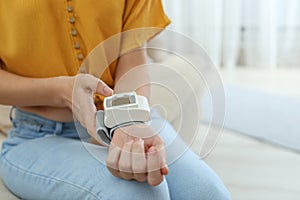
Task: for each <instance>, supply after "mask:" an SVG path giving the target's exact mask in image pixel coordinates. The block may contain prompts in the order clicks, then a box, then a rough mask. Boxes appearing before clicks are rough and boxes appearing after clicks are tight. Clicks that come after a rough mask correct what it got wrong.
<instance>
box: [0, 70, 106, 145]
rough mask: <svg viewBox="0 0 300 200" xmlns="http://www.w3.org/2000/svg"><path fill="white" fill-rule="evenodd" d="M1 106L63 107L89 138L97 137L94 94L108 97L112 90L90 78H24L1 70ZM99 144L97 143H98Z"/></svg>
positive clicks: (80, 76)
mask: <svg viewBox="0 0 300 200" xmlns="http://www.w3.org/2000/svg"><path fill="white" fill-rule="evenodd" d="M0 78H1V81H2V83H1V84H0V104H7V105H17V106H50V107H51V106H52V107H66V108H69V109H70V110H72V112H73V115H74V117H75V118H76V120H78V121H79V122H80V124H81V125H83V126H84V127H85V128H86V129H87V130H88V132H89V134H90V135H91V136H92V137H94V138H95V139H96V140H97V141H98V137H97V136H96V121H95V115H96V107H95V104H94V99H93V96H94V93H98V94H101V95H103V96H108V95H111V94H112V90H111V89H110V88H109V87H108V86H107V85H106V84H105V83H104V82H103V81H101V80H99V79H98V78H95V77H94V76H92V75H86V74H79V75H76V76H73V77H66V76H61V77H52V78H27V77H21V76H18V75H15V74H12V73H9V72H6V71H3V70H1V69H0ZM98 142H100V141H98Z"/></svg>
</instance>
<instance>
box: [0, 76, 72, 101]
mask: <svg viewBox="0 0 300 200" xmlns="http://www.w3.org/2000/svg"><path fill="white" fill-rule="evenodd" d="M0 79H1V84H0V104H6V105H16V106H54V107H66V106H67V99H68V98H67V96H70V94H68V90H67V87H72V83H71V82H72V80H71V78H70V77H54V78H27V77H22V76H18V75H15V74H12V73H9V72H6V71H4V70H0Z"/></svg>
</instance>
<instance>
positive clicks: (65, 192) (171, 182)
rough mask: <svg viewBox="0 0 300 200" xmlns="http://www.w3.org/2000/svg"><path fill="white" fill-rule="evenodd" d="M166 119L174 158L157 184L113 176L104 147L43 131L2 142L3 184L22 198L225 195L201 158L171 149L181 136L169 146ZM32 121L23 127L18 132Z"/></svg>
mask: <svg viewBox="0 0 300 200" xmlns="http://www.w3.org/2000/svg"><path fill="white" fill-rule="evenodd" d="M155 119H158V117H157V118H155ZM40 123H44V121H41V122H40ZM165 125H166V126H165V127H164V128H163V129H162V131H161V132H160V134H161V136H162V137H163V139H164V141H165V142H166V143H167V153H168V158H171V159H172V160H174V158H175V157H177V156H178V157H179V159H176V161H175V162H171V161H170V162H169V161H168V163H169V165H170V170H169V175H167V176H166V180H164V181H163V182H162V184H160V185H159V186H156V187H152V186H149V185H148V184H147V183H146V182H145V183H139V182H136V181H127V180H123V179H119V178H116V177H114V176H112V175H111V174H110V172H109V171H108V169H107V168H106V166H105V160H106V156H107V149H106V148H103V147H100V146H96V145H93V144H89V143H84V142H82V141H80V140H78V139H70V138H65V137H61V136H55V135H47V134H46V135H44V134H41V135H40V136H41V137H40V138H37V139H32V138H30V139H28V138H19V137H15V138H12V139H9V140H8V141H6V142H4V143H5V145H6V146H7V147H6V148H5V149H6V150H4V151H2V156H1V165H0V166H1V170H0V171H1V175H2V178H3V180H4V182H5V184H6V185H7V186H8V188H9V189H10V190H12V191H13V193H15V194H16V195H18V196H20V197H22V198H24V199H80V200H82V199H170V198H171V199H229V195H228V192H227V190H226V188H225V186H224V185H223V183H222V182H221V181H220V179H219V178H218V177H217V176H216V175H215V173H214V172H213V171H212V170H211V169H210V168H209V167H208V166H207V165H206V164H205V163H204V161H202V160H200V159H199V158H198V157H197V155H195V154H194V153H193V152H192V151H191V150H188V151H186V153H184V154H183V155H180V153H179V154H178V152H175V151H177V150H178V149H180V150H183V149H185V147H184V145H185V144H184V143H183V142H182V140H180V139H179V140H175V141H177V143H176V142H175V145H174V144H172V146H168V144H170V143H172V140H174V137H175V136H176V132H175V131H174V130H173V129H172V127H171V126H170V125H169V124H168V123H166V124H165ZM31 126H32V124H31ZM37 127H40V125H38V126H35V127H34V128H32V127H31V128H30V129H29V128H28V127H27V130H26V131H25V130H24V131H23V133H22V134H23V135H24V132H26V133H28V131H29V132H30V131H33V130H36V129H37ZM38 129H40V128H38ZM46 130H48V129H46ZM71 130H72V129H71ZM15 131H16V132H18V131H20V130H19V129H16V130H15ZM13 132H14V131H12V133H13ZM19 134H20V133H19ZM11 135H14V134H11ZM31 135H32V134H29V135H28V134H27V136H30V137H31ZM35 135H36V134H35ZM66 135H67V136H68V135H69V134H66ZM169 147H170V148H169ZM8 149H9V150H8ZM174 155H175V156H174Z"/></svg>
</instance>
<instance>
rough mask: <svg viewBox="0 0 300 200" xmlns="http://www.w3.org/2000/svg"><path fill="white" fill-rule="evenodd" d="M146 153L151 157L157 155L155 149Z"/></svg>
mask: <svg viewBox="0 0 300 200" xmlns="http://www.w3.org/2000/svg"><path fill="white" fill-rule="evenodd" d="M148 153H149V154H150V155H152V156H153V155H155V154H156V153H157V151H156V149H155V148H150V149H149V152H148Z"/></svg>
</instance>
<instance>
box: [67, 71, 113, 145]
mask: <svg viewBox="0 0 300 200" xmlns="http://www.w3.org/2000/svg"><path fill="white" fill-rule="evenodd" d="M70 86H71V87H69V91H68V92H67V93H68V95H67V96H68V97H67V98H66V99H67V105H68V107H69V108H70V109H71V110H72V112H73V115H74V117H75V119H76V120H78V121H79V122H80V124H81V125H82V126H84V127H85V128H86V129H87V131H88V133H89V134H90V135H91V136H92V137H93V138H95V139H96V140H97V137H96V112H97V109H96V106H95V103H94V94H101V95H103V96H110V95H112V93H113V90H112V89H111V88H109V87H108V86H107V85H106V84H105V83H104V82H103V81H101V80H100V79H98V78H96V77H94V76H92V75H89V74H79V75H77V76H75V77H73V78H72V81H71V84H70ZM71 88H72V89H71ZM70 90H71V91H70Z"/></svg>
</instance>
